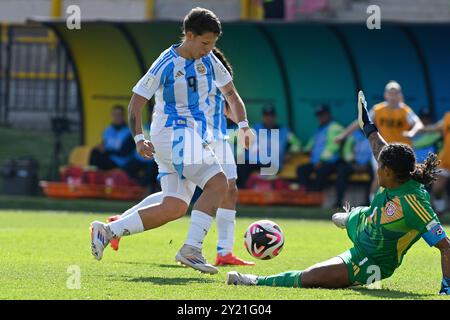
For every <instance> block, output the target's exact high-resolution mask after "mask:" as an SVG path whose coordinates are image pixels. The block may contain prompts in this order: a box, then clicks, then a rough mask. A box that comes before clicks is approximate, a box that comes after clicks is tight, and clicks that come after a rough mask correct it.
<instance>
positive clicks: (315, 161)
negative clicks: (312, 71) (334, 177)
mask: <svg viewBox="0 0 450 320" xmlns="http://www.w3.org/2000/svg"><path fill="white" fill-rule="evenodd" d="M315 115H316V117H317V120H318V122H319V127H318V128H317V130H316V132H315V133H314V135H313V136H312V137H311V139H310V140H309V142H308V144H307V145H306V147H305V148H304V150H303V151H304V152H305V153H309V154H310V161H309V163H307V164H304V165H301V166H299V167H298V168H297V177H298V181H299V183H300V185H301V186H302V187H304V188H305V189H307V190H310V191H322V190H324V189H325V187H326V185H327V183H328V178H329V176H330V175H331V174H333V173H335V172H336V169H337V165H338V161H339V160H340V145H339V144H338V143H336V142H335V138H336V137H337V136H338V135H339V134H341V133H342V131H343V127H342V126H341V125H340V124H339V123H337V122H336V121H334V120H333V117H332V115H331V112H330V107H329V106H328V105H326V104H322V105H319V106H317V107H316V110H315ZM312 173H315V177H314V179H313V177H312Z"/></svg>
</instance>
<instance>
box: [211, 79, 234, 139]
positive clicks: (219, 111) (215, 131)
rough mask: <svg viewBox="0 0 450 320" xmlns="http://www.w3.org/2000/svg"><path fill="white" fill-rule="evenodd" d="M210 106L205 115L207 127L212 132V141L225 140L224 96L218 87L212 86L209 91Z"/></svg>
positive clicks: (226, 136) (226, 137)
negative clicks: (206, 115)
mask: <svg viewBox="0 0 450 320" xmlns="http://www.w3.org/2000/svg"><path fill="white" fill-rule="evenodd" d="M209 102H210V108H209V113H208V117H207V122H208V128H209V130H210V131H211V132H212V135H213V139H214V141H217V140H227V139H228V138H229V137H228V135H227V119H226V118H225V113H224V112H225V98H224V96H223V95H222V93H221V92H220V90H219V88H217V87H214V89H213V90H212V92H211V95H210V98H209Z"/></svg>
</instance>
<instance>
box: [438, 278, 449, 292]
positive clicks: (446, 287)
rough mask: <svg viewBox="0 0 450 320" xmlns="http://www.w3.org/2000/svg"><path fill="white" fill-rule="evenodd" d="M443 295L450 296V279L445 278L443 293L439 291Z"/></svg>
mask: <svg viewBox="0 0 450 320" xmlns="http://www.w3.org/2000/svg"><path fill="white" fill-rule="evenodd" d="M439 294H441V295H450V278H443V279H442V284H441V291H439Z"/></svg>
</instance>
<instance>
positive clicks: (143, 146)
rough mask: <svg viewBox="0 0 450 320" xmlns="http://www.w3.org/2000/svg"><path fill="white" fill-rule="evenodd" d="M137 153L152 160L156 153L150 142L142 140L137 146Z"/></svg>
mask: <svg viewBox="0 0 450 320" xmlns="http://www.w3.org/2000/svg"><path fill="white" fill-rule="evenodd" d="M136 149H137V152H138V153H139V155H140V156H141V157H144V158H146V159H151V158H152V157H153V154H154V153H155V147H154V146H153V144H152V143H151V142H150V141H149V140H141V141H139V142H138V143H137V144H136Z"/></svg>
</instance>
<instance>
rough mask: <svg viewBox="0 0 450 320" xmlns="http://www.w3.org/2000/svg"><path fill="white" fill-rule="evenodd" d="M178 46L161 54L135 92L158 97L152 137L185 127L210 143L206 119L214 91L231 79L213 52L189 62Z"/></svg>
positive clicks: (173, 46)
mask: <svg viewBox="0 0 450 320" xmlns="http://www.w3.org/2000/svg"><path fill="white" fill-rule="evenodd" d="M179 45H180V44H176V45H172V46H171V47H170V48H168V49H167V50H165V51H164V52H163V53H161V55H160V56H159V58H158V59H156V61H155V62H154V63H153V64H152V66H151V67H150V69H149V70H148V71H147V73H146V74H145V75H144V76H143V77H142V78H141V79H140V80H139V82H138V83H137V84H136V85H135V86H134V88H133V92H134V93H136V94H138V95H140V96H142V97H145V98H146V99H150V98H151V97H152V96H153V95H155V107H154V111H153V118H152V124H151V129H150V134H151V135H156V134H158V133H159V132H160V131H161V130H162V129H163V128H165V127H174V126H175V125H184V124H186V125H187V126H189V127H192V128H194V129H195V130H196V131H197V132H198V133H199V134H200V136H201V137H202V138H203V139H204V140H205V141H207V142H210V141H211V139H212V132H211V130H209V129H208V126H207V117H208V113H209V111H210V108H211V105H212V104H213V103H214V102H212V101H211V92H213V90H217V88H220V87H223V86H225V85H226V84H228V83H229V82H230V81H231V80H232V78H231V75H230V73H229V72H228V70H227V69H226V68H225V67H224V66H223V65H222V63H221V62H220V61H219V60H218V59H217V58H216V57H215V56H214V54H213V53H212V52H210V53H209V54H208V55H207V56H205V57H203V58H201V59H196V60H194V59H192V60H187V59H185V58H183V57H181V56H180V55H179V54H178V53H177V52H176V50H175V48H177V47H178V46H179Z"/></svg>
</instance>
